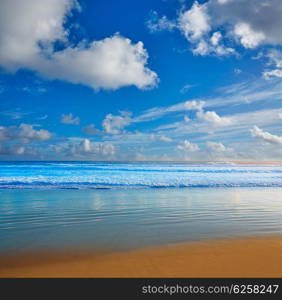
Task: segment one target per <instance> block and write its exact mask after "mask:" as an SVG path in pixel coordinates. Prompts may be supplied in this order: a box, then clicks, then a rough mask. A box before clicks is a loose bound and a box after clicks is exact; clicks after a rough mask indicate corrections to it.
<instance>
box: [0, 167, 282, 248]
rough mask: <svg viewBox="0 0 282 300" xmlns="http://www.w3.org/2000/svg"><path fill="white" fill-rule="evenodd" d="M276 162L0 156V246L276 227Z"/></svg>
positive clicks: (140, 240)
mask: <svg viewBox="0 0 282 300" xmlns="http://www.w3.org/2000/svg"><path fill="white" fill-rule="evenodd" d="M281 187H282V165H263V166H262V165H235V164H183V163H182V164H180V163H179V164H177V163H108V162H1V163H0V252H17V251H28V250H37V249H38V250H40V249H49V248H50V249H61V248H68V247H90V248H95V249H99V248H100V249H131V248H139V247H145V246H152V245H160V244H170V243H177V242H186V241H196V240H202V239H214V238H227V237H228V238H229V237H242V236H254V235H256V236H257V235H276V234H281V233H282V189H281Z"/></svg>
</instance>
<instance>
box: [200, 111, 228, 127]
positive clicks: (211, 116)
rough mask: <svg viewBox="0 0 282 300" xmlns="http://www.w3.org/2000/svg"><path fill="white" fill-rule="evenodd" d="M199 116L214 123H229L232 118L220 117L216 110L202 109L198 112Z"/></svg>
mask: <svg viewBox="0 0 282 300" xmlns="http://www.w3.org/2000/svg"><path fill="white" fill-rule="evenodd" d="M197 117H198V118H199V119H200V120H204V121H207V122H210V123H212V124H214V125H229V124H230V123H231V121H230V119H228V118H226V117H220V116H219V115H218V114H217V113H216V112H215V111H206V112H204V111H203V110H200V111H198V112H197Z"/></svg>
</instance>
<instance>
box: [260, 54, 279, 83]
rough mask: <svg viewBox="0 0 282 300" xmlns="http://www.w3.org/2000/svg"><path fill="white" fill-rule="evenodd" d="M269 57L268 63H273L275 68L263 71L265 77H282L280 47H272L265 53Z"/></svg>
mask: <svg viewBox="0 0 282 300" xmlns="http://www.w3.org/2000/svg"><path fill="white" fill-rule="evenodd" d="M265 56H266V57H267V58H268V59H269V62H268V65H272V66H274V67H275V69H272V70H267V71H264V72H263V73H262V75H263V77H264V78H265V79H270V78H272V77H278V78H282V51H280V50H278V49H271V50H269V51H268V53H267V54H266V55H265Z"/></svg>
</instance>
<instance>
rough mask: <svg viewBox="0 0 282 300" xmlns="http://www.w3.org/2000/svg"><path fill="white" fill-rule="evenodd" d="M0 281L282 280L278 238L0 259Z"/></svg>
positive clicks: (281, 242)
mask: <svg viewBox="0 0 282 300" xmlns="http://www.w3.org/2000/svg"><path fill="white" fill-rule="evenodd" d="M0 277H2V278H3V277H117V278H120V277H282V236H272V237H249V238H236V239H235V238H230V239H220V240H208V241H197V242H186V243H179V244H170V245H166V246H154V247H147V248H142V249H136V250H130V251H120V252H113V251H111V250H108V251H107V250H105V251H100V250H98V251H97V250H90V249H88V250H74V249H69V250H67V249H65V250H63V251H51V252H49V253H48V252H47V251H45V252H44V251H41V252H34V253H21V254H18V255H16V254H10V255H9V254H8V255H1V256H0Z"/></svg>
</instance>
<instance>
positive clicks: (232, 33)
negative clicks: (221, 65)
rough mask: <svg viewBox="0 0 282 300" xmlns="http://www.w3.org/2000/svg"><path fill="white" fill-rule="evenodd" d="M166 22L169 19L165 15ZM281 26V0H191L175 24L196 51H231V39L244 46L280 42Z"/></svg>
mask: <svg viewBox="0 0 282 300" xmlns="http://www.w3.org/2000/svg"><path fill="white" fill-rule="evenodd" d="M163 20H164V19H162V22H163ZM168 22H172V21H169V20H167V19H166V23H168ZM281 27H282V2H281V1H280V0H264V1H261V0H248V1H246V0H209V1H207V2H205V3H203V4H199V2H198V1H194V3H193V5H192V6H191V7H190V8H189V9H184V10H182V11H181V12H180V14H179V15H178V18H177V28H178V29H179V30H180V32H181V33H182V34H183V35H184V36H185V38H186V39H187V40H188V41H189V43H190V44H191V46H192V51H193V53H194V54H198V55H209V54H216V55H219V56H220V55H228V54H233V53H235V50H234V49H233V48H231V47H229V46H228V43H230V41H232V43H233V44H235V43H237V44H240V45H241V46H243V47H244V48H256V47H258V46H260V45H274V46H276V45H282V36H281ZM158 29H159V30H162V29H165V27H163V26H159V28H158Z"/></svg>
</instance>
